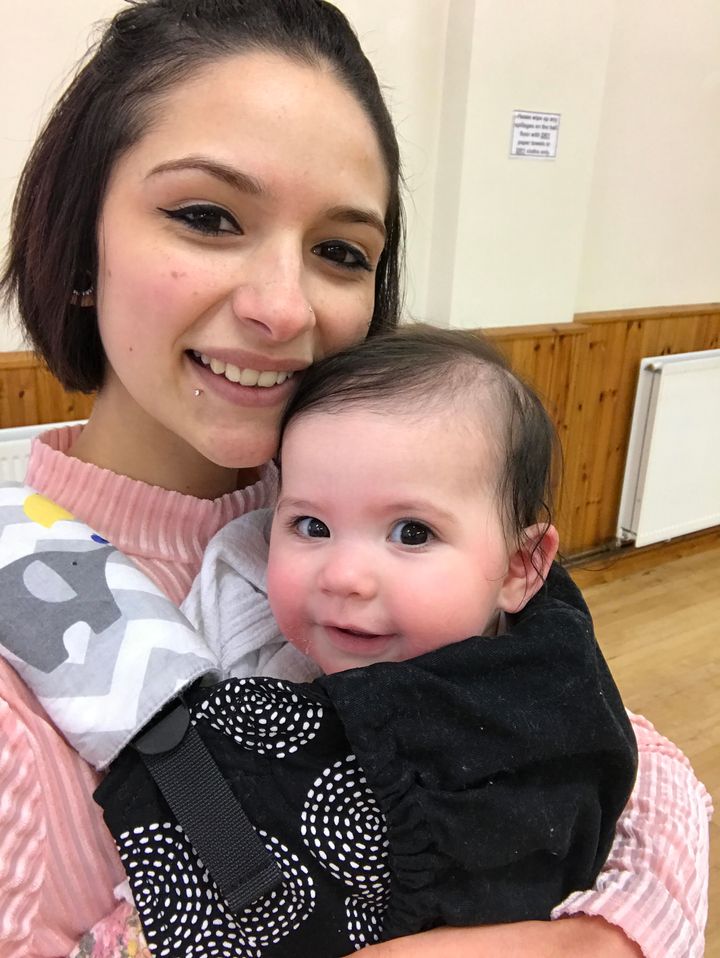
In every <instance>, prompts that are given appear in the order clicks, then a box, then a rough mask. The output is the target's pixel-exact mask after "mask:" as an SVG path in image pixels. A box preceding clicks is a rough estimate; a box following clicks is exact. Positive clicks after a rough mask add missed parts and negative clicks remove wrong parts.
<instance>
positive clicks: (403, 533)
mask: <svg viewBox="0 0 720 958" xmlns="http://www.w3.org/2000/svg"><path fill="white" fill-rule="evenodd" d="M432 538H434V537H433V534H432V532H431V531H430V529H428V527H427V526H426V525H425V524H424V523H423V522H416V521H415V520H414V519H403V520H402V521H401V522H396V523H395V525H394V526H393V527H392V529H391V530H390V541H391V542H398V543H400V544H401V545H404V546H424V545H427V543H428V542H429V541H430V540H431V539H432Z"/></svg>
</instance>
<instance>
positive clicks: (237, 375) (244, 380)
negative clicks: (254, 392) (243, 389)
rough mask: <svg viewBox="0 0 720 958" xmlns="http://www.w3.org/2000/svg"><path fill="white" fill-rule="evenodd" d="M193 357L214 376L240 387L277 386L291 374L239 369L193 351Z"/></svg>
mask: <svg viewBox="0 0 720 958" xmlns="http://www.w3.org/2000/svg"><path fill="white" fill-rule="evenodd" d="M193 356H194V357H195V358H196V359H199V360H200V362H201V363H202V364H203V366H207V367H208V368H209V369H212V371H213V372H214V373H215V375H216V376H224V377H225V378H226V379H228V380H229V381H230V382H231V383H240V385H241V386H264V387H269V386H279V385H280V383H284V382H285V380H286V379H290V377H291V376H292V372H288V370H282V371H280V372H274V371H271V370H267V369H264V370H262V371H260V370H257V369H240V367H239V366H233V364H232V363H224V362H223V361H222V360H221V359H211V358H210V356H206V355H205V353H198V352H195V350H193Z"/></svg>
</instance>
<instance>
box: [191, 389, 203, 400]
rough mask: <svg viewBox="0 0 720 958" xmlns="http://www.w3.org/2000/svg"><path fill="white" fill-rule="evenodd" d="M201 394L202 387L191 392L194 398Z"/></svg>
mask: <svg viewBox="0 0 720 958" xmlns="http://www.w3.org/2000/svg"><path fill="white" fill-rule="evenodd" d="M202 394H203V391H202V389H196V390H195V392H194V393H193V395H194V396H195V398H196V399H197V398H198V397H199V396H202Z"/></svg>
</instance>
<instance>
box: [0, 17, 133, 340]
mask: <svg viewBox="0 0 720 958" xmlns="http://www.w3.org/2000/svg"><path fill="white" fill-rule="evenodd" d="M118 7H119V2H118V0H71V2H56V0H4V2H3V3H2V4H1V5H0V117H1V118H2V122H1V124H0V243H1V244H2V247H3V251H4V248H5V245H6V242H7V229H8V221H9V215H10V206H11V204H12V197H13V194H14V192H15V186H16V184H17V179H18V176H19V174H20V170H21V169H22V165H23V162H24V160H25V157H26V156H27V153H28V151H29V149H30V147H31V146H32V142H33V140H34V138H35V135H36V133H37V132H38V130H39V129H40V126H41V125H42V121H43V118H44V117H45V115H46V113H47V110H48V109H49V107H50V106H51V105H52V103H53V102H54V100H55V99H56V97H57V94H58V93H59V91H60V90H61V89H62V87H63V85H64V78H65V77H66V76H67V75H68V74H69V72H70V70H71V69H72V68H73V66H74V65H75V63H76V62H77V61H78V60H79V58H80V57H81V56H82V55H83V53H84V52H85V50H86V49H87V46H88V42H89V39H90V38H91V36H92V35H93V25H94V24H95V22H96V21H98V20H101V19H103V18H104V17H106V16H108V15H109V14H111V13H113V12H114V11H115V10H117V9H118ZM17 348H22V342H21V337H20V333H19V331H18V330H17V327H16V325H15V323H14V321H13V318H12V317H10V316H8V315H7V314H4V313H3V312H2V311H1V310H0V351H1V350H8V349H17Z"/></svg>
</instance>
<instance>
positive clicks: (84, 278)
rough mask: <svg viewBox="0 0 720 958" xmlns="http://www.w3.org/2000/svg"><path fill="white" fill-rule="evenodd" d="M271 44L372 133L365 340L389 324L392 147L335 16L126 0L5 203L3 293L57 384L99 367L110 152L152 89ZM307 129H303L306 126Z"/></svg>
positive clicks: (393, 287)
mask: <svg viewBox="0 0 720 958" xmlns="http://www.w3.org/2000/svg"><path fill="white" fill-rule="evenodd" d="M253 52H261V53H278V54H281V55H283V56H286V57H289V58H290V59H292V60H294V61H296V62H299V63H301V64H306V65H308V66H311V67H318V68H320V69H324V70H329V71H330V72H331V74H332V75H333V76H334V77H335V78H336V79H337V80H338V82H339V83H341V84H343V85H344V86H345V88H346V89H347V90H349V91H350V93H351V94H352V95H353V96H354V97H355V98H356V100H357V101H358V103H359V104H360V106H361V107H362V108H363V110H364V111H365V114H366V115H367V117H368V118H369V120H370V123H371V125H372V127H373V129H374V130H375V133H376V135H377V138H378V143H379V145H380V151H381V153H382V156H383V160H384V162H385V168H386V171H387V175H388V184H389V188H390V193H389V200H388V208H387V211H386V214H385V229H386V241H385V247H384V249H383V252H382V255H381V256H380V260H379V262H378V265H377V269H376V273H375V304H374V309H373V315H372V320H371V323H370V328H369V331H368V335H369V336H373V335H375V334H376V333H379V332H382V331H386V330H388V329H391V328H392V327H393V326H395V325H396V323H397V320H398V316H399V312H400V307H401V300H402V289H401V286H402V283H401V278H402V266H403V251H404V214H403V206H402V198H401V195H400V187H401V170H400V152H399V147H398V142H397V137H396V135H395V130H394V127H393V122H392V119H391V117H390V113H389V111H388V108H387V106H386V104H385V100H384V98H383V94H382V90H381V88H380V84H379V82H378V79H377V76H376V75H375V72H374V70H373V68H372V65H371V64H370V62H369V60H368V59H367V57H366V56H365V54H364V53H363V51H362V49H361V47H360V43H359V41H358V38H357V36H356V35H355V32H354V31H353V29H352V27H351V26H350V24H349V23H348V21H347V19H346V18H345V16H344V15H343V14H342V13H341V11H340V10H338V9H337V7H335V6H334V5H333V4H332V3H328V2H326V0H128V3H127V5H126V6H124V7H123V8H122V9H121V10H120V11H119V13H117V14H116V15H115V16H114V17H113V18H112V20H111V21H110V22H109V23H108V25H107V27H106V29H105V31H104V32H103V34H102V36H101V38H100V40H99V42H98V44H97V46H96V47H95V49H94V50H92V51H91V53H90V55H89V56H88V58H87V60H86V61H85V63H84V65H83V66H82V68H81V69H80V70H79V72H78V73H77V75H76V76H75V78H74V79H73V80H72V82H71V83H70V85H69V86H68V88H67V90H66V91H65V93H64V94H63V95H62V97H61V98H60V100H59V102H58V103H57V105H56V106H55V108H54V109H53V111H52V113H51V114H50V117H49V118H48V121H47V123H46V124H45V127H44V129H43V130H42V132H41V133H40V135H39V137H38V139H37V141H36V143H35V145H34V147H33V149H32V151H31V153H30V156H29V157H28V160H27V163H26V165H25V169H24V170H23V173H22V176H21V178H20V183H19V186H18V190H17V194H16V197H15V202H14V205H13V214H12V224H11V235H10V244H9V251H8V257H7V262H6V265H5V269H4V271H3V272H2V273H0V295H2V296H4V299H5V301H6V302H7V303H8V304H11V303H14V302H15V301H16V302H17V306H18V309H19V313H20V318H21V321H22V324H23V327H24V329H25V333H26V334H27V336H28V338H29V339H30V341H31V342H32V344H33V346H34V347H35V349H36V351H37V352H38V353H39V354H40V355H41V356H42V357H43V358H44V360H45V362H46V363H47V365H48V366H49V367H50V369H51V371H52V372H53V373H54V374H55V376H56V377H57V378H58V379H59V380H60V382H61V383H62V384H63V385H64V386H65V387H66V388H68V389H78V390H81V391H83V392H93V391H94V390H96V389H98V388H99V387H100V386H101V385H102V383H103V379H104V374H105V353H104V350H103V346H102V342H101V340H100V332H99V328H98V323H97V312H96V309H95V306H94V305H90V304H89V303H88V302H87V300H88V299H90V298H91V297H82V296H81V295H80V293H81V292H83V291H89V290H92V289H93V287H95V285H96V282H97V272H98V249H97V240H96V233H97V228H98V221H99V218H100V213H101V208H102V203H103V199H104V196H105V191H106V188H107V184H108V181H109V178H110V175H111V173H112V171H113V169H114V166H115V164H116V163H117V161H118V159H119V158H120V157H121V156H122V155H123V154H124V153H126V152H127V151H128V150H129V149H130V148H131V147H132V146H133V145H134V144H135V143H137V142H138V141H139V140H140V139H141V138H142V136H143V135H144V134H145V132H146V131H147V130H148V129H149V128H150V127H151V126H152V124H153V122H154V121H155V120H156V119H157V113H158V111H161V110H162V107H163V98H164V97H165V96H166V95H167V94H168V93H169V92H171V91H172V89H173V88H174V87H175V86H177V85H178V84H180V83H182V82H184V81H186V80H188V79H189V78H191V77H192V76H194V75H195V74H196V73H197V72H198V71H200V70H201V69H203V68H206V67H208V66H209V65H211V64H212V63H213V62H216V61H219V60H222V59H224V58H227V57H231V56H236V55H239V54H243V53H253ZM308 135H309V136H311V135H312V131H308Z"/></svg>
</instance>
